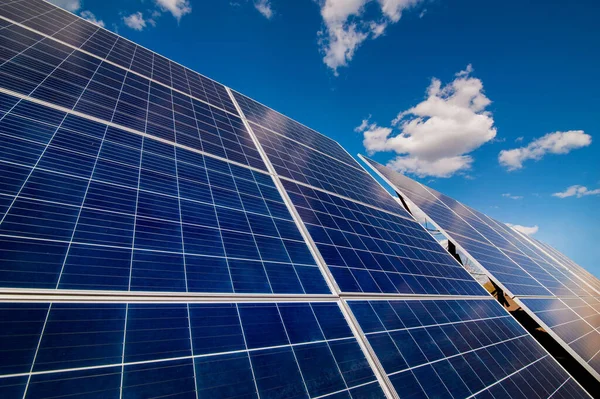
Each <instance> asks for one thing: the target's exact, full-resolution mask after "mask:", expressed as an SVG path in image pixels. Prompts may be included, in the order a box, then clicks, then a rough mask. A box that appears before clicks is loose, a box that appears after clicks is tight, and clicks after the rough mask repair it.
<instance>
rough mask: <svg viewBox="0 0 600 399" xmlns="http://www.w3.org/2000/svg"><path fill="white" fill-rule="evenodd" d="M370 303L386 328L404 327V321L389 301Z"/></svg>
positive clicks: (396, 328)
mask: <svg viewBox="0 0 600 399" xmlns="http://www.w3.org/2000/svg"><path fill="white" fill-rule="evenodd" d="M369 303H370V304H371V307H372V308H373V310H374V311H375V313H377V317H378V318H379V320H380V321H381V323H382V324H383V326H384V327H385V329H386V330H398V329H401V328H404V323H402V321H401V320H400V318H399V317H398V315H397V314H396V312H395V311H394V309H393V308H392V306H391V305H390V303H389V302H388V301H370V302H369Z"/></svg>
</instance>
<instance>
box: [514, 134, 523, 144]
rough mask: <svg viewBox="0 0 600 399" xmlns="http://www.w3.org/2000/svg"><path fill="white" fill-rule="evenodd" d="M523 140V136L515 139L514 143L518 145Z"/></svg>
mask: <svg viewBox="0 0 600 399" xmlns="http://www.w3.org/2000/svg"><path fill="white" fill-rule="evenodd" d="M524 138H525V137H523V136H521V137H517V138H516V139H515V143H520V142H522V141H523V139H524Z"/></svg>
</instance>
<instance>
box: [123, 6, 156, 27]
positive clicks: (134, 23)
mask: <svg viewBox="0 0 600 399" xmlns="http://www.w3.org/2000/svg"><path fill="white" fill-rule="evenodd" d="M123 22H124V23H125V25H127V26H129V27H130V28H131V29H133V30H138V31H141V30H144V28H146V25H147V21H146V20H145V19H144V16H143V15H142V13H141V12H139V11H138V12H134V13H133V14H131V15H129V16H126V17H123ZM153 22H154V21H153Z"/></svg>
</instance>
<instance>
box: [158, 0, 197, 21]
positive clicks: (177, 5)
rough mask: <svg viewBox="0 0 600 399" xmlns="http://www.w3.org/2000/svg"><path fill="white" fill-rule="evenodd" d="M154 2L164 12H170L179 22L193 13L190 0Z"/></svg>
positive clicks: (159, 0)
mask: <svg viewBox="0 0 600 399" xmlns="http://www.w3.org/2000/svg"><path fill="white" fill-rule="evenodd" d="M154 2H155V3H156V5H157V6H158V7H159V8H160V9H161V10H162V11H166V12H170V13H171V14H172V15H173V16H174V17H175V19H177V21H180V20H181V17H183V16H184V15H186V14H189V13H191V12H192V6H191V4H190V2H189V0H154Z"/></svg>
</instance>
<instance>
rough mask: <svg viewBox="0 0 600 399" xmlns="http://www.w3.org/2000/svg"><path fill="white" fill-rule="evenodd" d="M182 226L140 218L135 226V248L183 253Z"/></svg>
mask: <svg viewBox="0 0 600 399" xmlns="http://www.w3.org/2000/svg"><path fill="white" fill-rule="evenodd" d="M180 226H181V225H180V224H179V223H176V222H169V221H164V220H156V219H149V218H144V217H138V218H137V219H136V224H135V241H134V243H135V247H136V248H142V249H154V250H162V251H169V252H181V250H182V244H181V229H180Z"/></svg>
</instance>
